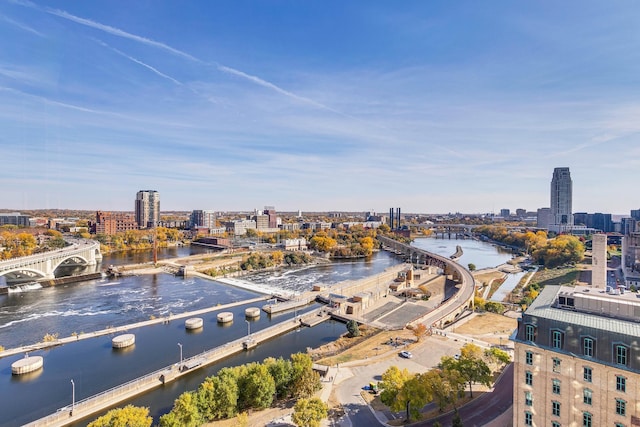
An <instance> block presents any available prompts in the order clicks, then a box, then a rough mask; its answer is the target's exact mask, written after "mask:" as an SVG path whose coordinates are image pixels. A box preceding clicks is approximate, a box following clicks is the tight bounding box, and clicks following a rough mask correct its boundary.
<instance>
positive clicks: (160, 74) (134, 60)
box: [96, 40, 182, 86]
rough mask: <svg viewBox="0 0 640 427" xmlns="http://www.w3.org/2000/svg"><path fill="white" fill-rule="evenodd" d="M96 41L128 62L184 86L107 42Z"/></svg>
mask: <svg viewBox="0 0 640 427" xmlns="http://www.w3.org/2000/svg"><path fill="white" fill-rule="evenodd" d="M96 41H97V42H98V43H99V44H101V45H102V46H104V47H106V48H107V49H110V50H111V51H113V52H115V53H117V54H118V55H120V56H122V57H124V58H127V59H128V60H130V61H133V62H135V63H136V64H138V65H141V66H143V67H145V68H146V69H148V70H151V71H152V72H154V73H155V74H157V75H159V76H160V77H163V78H165V79H167V80H170V81H172V82H173V83H175V84H177V85H178V86H182V83H181V82H179V81H178V80H176V79H174V78H173V77H171V76H169V75H167V74H164V73H163V72H161V71H160V70H158V69H157V68H154V67H152V66H151V65H149V64H145V63H144V62H142V61H140V60H139V59H136V58H134V57H132V56H129V55H127V54H126V53H124V52H122V51H120V50H118V49H116V48H115V47H111V46H109V45H108V44H106V43H105V42H103V41H101V40H96Z"/></svg>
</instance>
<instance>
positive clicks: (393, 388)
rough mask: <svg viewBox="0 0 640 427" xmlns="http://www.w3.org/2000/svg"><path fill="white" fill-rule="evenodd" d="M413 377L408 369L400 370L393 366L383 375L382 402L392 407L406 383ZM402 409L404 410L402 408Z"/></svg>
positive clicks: (381, 384) (381, 385)
mask: <svg viewBox="0 0 640 427" xmlns="http://www.w3.org/2000/svg"><path fill="white" fill-rule="evenodd" d="M412 377H413V375H412V374H410V373H409V371H407V369H406V368H405V369H403V370H400V369H398V367H397V366H391V367H389V369H387V370H386V371H385V372H384V373H383V374H382V381H381V383H380V387H381V388H382V393H380V400H381V401H382V403H384V404H385V405H387V406H389V407H391V406H392V405H393V404H394V402H395V401H396V399H397V397H398V393H399V392H400V390H401V389H402V386H404V383H405V382H407V381H408V380H409V379H411V378H412ZM401 409H404V408H402V407H401Z"/></svg>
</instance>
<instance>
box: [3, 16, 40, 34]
mask: <svg viewBox="0 0 640 427" xmlns="http://www.w3.org/2000/svg"><path fill="white" fill-rule="evenodd" d="M0 19H2V20H3V21H5V22H8V23H9V24H11V25H13V26H16V27H18V28H20V29H21V30H24V31H28V32H30V33H31V34H35V35H36V36H39V37H46V36H45V35H44V34H42V33H41V32H40V31H38V30H35V29H33V28H31V27H30V26H28V25H26V24H23V23H22V22H18V21H15V20H13V19H11V18H9V17H8V16H5V15H3V14H0Z"/></svg>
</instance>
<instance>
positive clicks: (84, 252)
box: [0, 240, 102, 285]
mask: <svg viewBox="0 0 640 427" xmlns="http://www.w3.org/2000/svg"><path fill="white" fill-rule="evenodd" d="M69 243H71V244H70V245H69V246H67V247H65V248H62V249H57V250H54V251H49V252H44V253H41V254H37V255H30V256H25V257H20V258H14V259H10V260H7V261H2V262H0V285H6V284H12V283H24V282H33V281H37V280H46V279H54V278H55V275H54V272H55V270H56V268H58V267H60V266H74V265H96V263H97V262H98V261H100V260H102V254H101V253H100V243H99V242H96V241H94V240H73V241H70V242H69Z"/></svg>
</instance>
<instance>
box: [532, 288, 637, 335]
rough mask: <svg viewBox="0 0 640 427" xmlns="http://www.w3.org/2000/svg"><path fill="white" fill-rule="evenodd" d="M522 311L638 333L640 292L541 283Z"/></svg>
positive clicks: (601, 327)
mask: <svg viewBox="0 0 640 427" xmlns="http://www.w3.org/2000/svg"><path fill="white" fill-rule="evenodd" d="M563 297H564V303H563V304H561V298H563ZM525 315H527V316H535V317H542V318H545V319H549V320H553V321H558V322H566V323H570V324H574V325H577V326H584V327H587V328H594V329H600V330H607V331H610V332H612V333H620V334H625V335H635V336H640V294H636V293H629V292H625V293H623V294H612V293H607V292H606V291H604V290H601V289H595V288H591V287H588V286H576V287H570V286H545V288H544V289H543V290H542V292H540V295H538V297H537V298H536V299H535V300H534V301H533V303H531V305H530V306H529V308H527V310H526V311H525Z"/></svg>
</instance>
